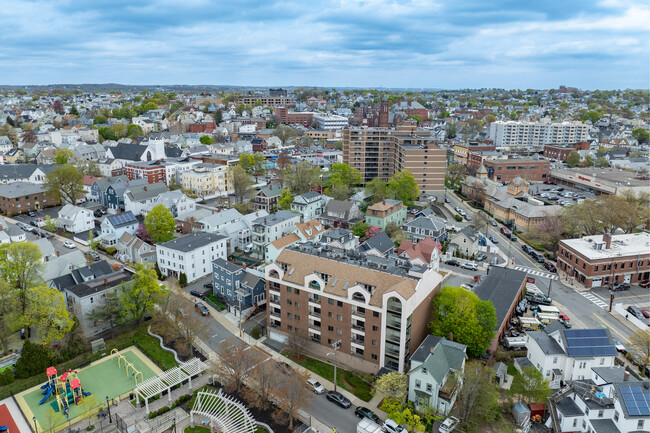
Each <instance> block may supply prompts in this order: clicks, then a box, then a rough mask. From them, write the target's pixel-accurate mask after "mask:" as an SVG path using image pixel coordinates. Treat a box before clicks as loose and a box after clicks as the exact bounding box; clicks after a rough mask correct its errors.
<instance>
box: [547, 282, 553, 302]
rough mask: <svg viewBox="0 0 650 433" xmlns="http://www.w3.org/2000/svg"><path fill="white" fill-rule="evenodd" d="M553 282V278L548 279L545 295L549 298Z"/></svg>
mask: <svg viewBox="0 0 650 433" xmlns="http://www.w3.org/2000/svg"><path fill="white" fill-rule="evenodd" d="M552 284H553V280H549V281H548V295H546V296H547V297H548V298H549V299H550V298H551V285H552Z"/></svg>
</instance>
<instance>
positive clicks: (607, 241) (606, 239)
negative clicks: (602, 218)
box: [603, 233, 612, 250]
mask: <svg viewBox="0 0 650 433" xmlns="http://www.w3.org/2000/svg"><path fill="white" fill-rule="evenodd" d="M603 242H605V249H606V250H608V249H609V247H610V246H611V244H612V235H610V234H609V233H605V234H604V235H603Z"/></svg>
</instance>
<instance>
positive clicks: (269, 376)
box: [247, 350, 285, 409]
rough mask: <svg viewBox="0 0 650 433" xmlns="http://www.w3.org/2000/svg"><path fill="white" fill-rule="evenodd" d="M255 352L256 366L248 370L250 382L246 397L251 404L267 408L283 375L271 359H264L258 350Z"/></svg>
mask: <svg viewBox="0 0 650 433" xmlns="http://www.w3.org/2000/svg"><path fill="white" fill-rule="evenodd" d="M255 352H256V354H257V355H256V356H255V358H256V364H257V365H256V366H255V367H254V368H253V370H251V372H250V376H249V378H250V380H251V381H252V383H250V384H249V385H250V386H249V388H248V392H247V393H248V395H249V396H250V397H249V398H248V400H249V401H251V402H252V403H253V405H255V406H257V407H259V408H262V409H268V408H269V406H270V403H271V398H272V397H273V395H274V393H275V392H276V391H277V389H278V387H279V386H280V383H281V382H282V381H283V380H284V378H285V376H284V374H282V372H281V371H280V370H278V369H277V368H276V366H275V362H274V361H273V359H266V360H265V359H264V356H265V355H264V354H263V353H262V352H260V351H258V350H255Z"/></svg>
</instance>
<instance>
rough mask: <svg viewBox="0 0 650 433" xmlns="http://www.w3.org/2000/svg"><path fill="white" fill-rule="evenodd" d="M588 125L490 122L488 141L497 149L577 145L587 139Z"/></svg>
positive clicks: (574, 123)
mask: <svg viewBox="0 0 650 433" xmlns="http://www.w3.org/2000/svg"><path fill="white" fill-rule="evenodd" d="M589 127H590V126H589V125H585V124H584V123H581V122H560V123H552V122H515V121H509V122H502V121H498V122H492V123H490V130H489V131H490V139H492V140H493V141H494V144H495V145H496V146H497V147H536V146H543V145H544V144H566V143H578V142H580V141H587V140H588V139H589Z"/></svg>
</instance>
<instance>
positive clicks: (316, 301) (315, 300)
mask: <svg viewBox="0 0 650 433" xmlns="http://www.w3.org/2000/svg"><path fill="white" fill-rule="evenodd" d="M309 304H310V306H312V307H320V298H315V297H313V296H310V297H309Z"/></svg>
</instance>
